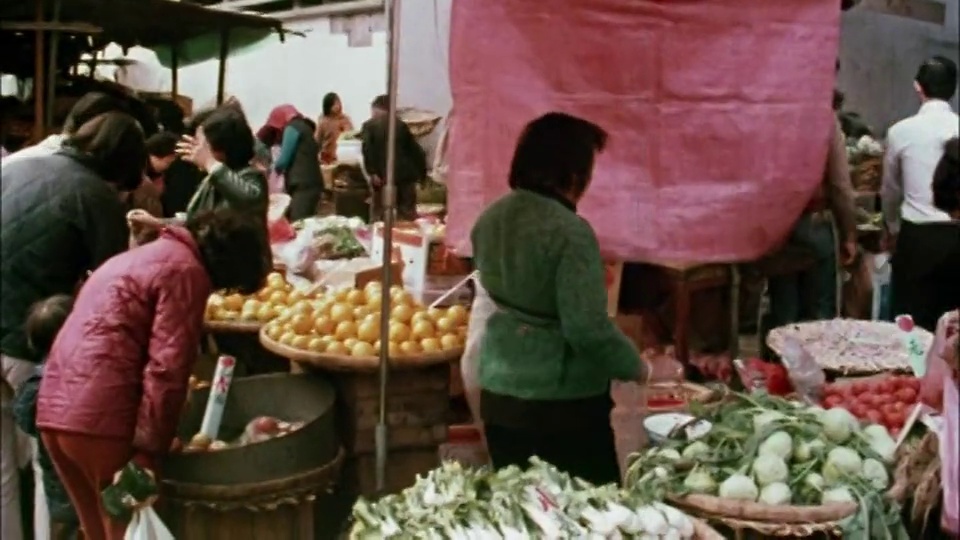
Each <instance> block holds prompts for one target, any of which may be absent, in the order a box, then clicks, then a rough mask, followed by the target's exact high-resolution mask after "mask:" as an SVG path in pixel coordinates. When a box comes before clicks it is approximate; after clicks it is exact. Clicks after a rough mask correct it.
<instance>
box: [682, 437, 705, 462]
mask: <svg viewBox="0 0 960 540" xmlns="http://www.w3.org/2000/svg"><path fill="white" fill-rule="evenodd" d="M681 455H682V456H683V458H684V459H689V460H696V459H698V458H703V457H707V456H709V455H710V447H709V446H707V443H705V442H703V441H694V442H692V443H691V444H690V446H687V447H686V448H684V449H683V453H682V454H681Z"/></svg>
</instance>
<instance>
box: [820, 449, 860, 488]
mask: <svg viewBox="0 0 960 540" xmlns="http://www.w3.org/2000/svg"><path fill="white" fill-rule="evenodd" d="M862 466H863V460H862V459H860V455H859V454H857V453H856V452H854V451H853V450H851V449H849V448H847V447H845V446H838V447H836V448H834V449H833V450H830V452H829V453H828V454H827V461H826V462H825V463H824V464H823V471H822V474H823V478H824V480H826V481H827V483H828V484H829V485H837V484H838V483H840V482H842V481H844V480H845V479H846V478H847V477H849V476H854V475H858V474H860V469H861V467H862Z"/></svg>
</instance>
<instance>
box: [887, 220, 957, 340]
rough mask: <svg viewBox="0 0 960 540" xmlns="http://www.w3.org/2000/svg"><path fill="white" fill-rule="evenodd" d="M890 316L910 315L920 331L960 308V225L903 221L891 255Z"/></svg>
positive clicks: (930, 329)
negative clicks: (891, 314)
mask: <svg viewBox="0 0 960 540" xmlns="http://www.w3.org/2000/svg"><path fill="white" fill-rule="evenodd" d="M892 264H893V273H892V275H891V278H890V285H891V288H892V292H893V301H892V311H893V315H910V316H911V317H913V320H914V322H916V323H917V325H918V326H920V327H921V328H925V329H927V330H929V331H931V332H935V331H936V329H937V321H938V320H939V319H940V317H941V316H942V315H943V314H944V313H946V312H948V311H950V310H954V309H957V308H958V307H960V224H957V223H956V222H943V223H911V222H909V221H903V223H902V225H901V226H900V234H899V236H898V237H897V250H896V253H895V254H894V256H893V261H892Z"/></svg>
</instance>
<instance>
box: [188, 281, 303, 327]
mask: <svg viewBox="0 0 960 540" xmlns="http://www.w3.org/2000/svg"><path fill="white" fill-rule="evenodd" d="M321 294H322V293H319V292H313V291H304V290H300V289H296V288H294V286H293V285H291V284H290V283H289V282H288V281H287V280H286V278H284V276H283V274H281V273H280V272H273V273H271V274H270V275H269V276H267V283H266V286H264V288H262V289H260V290H259V291H257V292H256V293H254V294H251V295H249V296H244V295H241V294H224V293H215V294H212V295H210V298H209V299H208V300H207V311H206V314H205V317H204V326H205V327H206V329H207V330H210V331H212V332H227V333H229V332H249V333H257V332H259V331H260V328H261V327H262V326H263V325H264V324H266V323H268V322H270V321H272V320H273V319H275V318H277V317H278V316H279V315H281V314H283V313H284V312H286V311H289V310H293V309H299V306H301V305H302V304H305V303H309V302H315V301H316V300H317V298H318V297H319V296H320V295H321Z"/></svg>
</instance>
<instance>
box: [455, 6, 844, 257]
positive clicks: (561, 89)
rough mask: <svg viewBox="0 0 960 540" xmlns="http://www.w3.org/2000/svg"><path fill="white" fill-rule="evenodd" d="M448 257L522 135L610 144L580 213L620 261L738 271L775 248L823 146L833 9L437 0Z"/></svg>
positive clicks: (804, 195) (818, 170) (802, 199)
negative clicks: (444, 53)
mask: <svg viewBox="0 0 960 540" xmlns="http://www.w3.org/2000/svg"><path fill="white" fill-rule="evenodd" d="M451 17H452V20H451V32H450V36H451V38H450V39H451V42H450V64H451V65H450V73H451V75H450V78H451V89H452V93H453V100H454V106H453V114H452V115H451V119H450V121H451V126H450V130H451V131H450V142H449V144H450V146H449V154H448V158H449V167H450V169H449V173H448V176H447V178H448V180H447V185H448V190H449V193H448V209H449V218H448V228H447V242H448V243H449V244H450V246H451V247H452V248H453V249H454V250H455V251H456V252H457V253H458V254H462V255H465V256H467V255H469V254H470V251H471V249H470V248H471V246H470V229H471V227H472V226H473V223H474V222H475V220H476V218H477V216H478V215H479V214H480V213H481V212H482V211H483V209H484V207H485V206H486V205H488V204H490V203H491V202H492V201H494V200H495V199H496V198H498V197H499V196H501V195H503V194H504V193H506V192H507V190H508V188H507V173H508V170H509V166H510V160H511V157H512V154H513V148H514V145H515V143H516V139H517V137H518V135H519V133H520V131H521V129H522V127H523V126H524V124H526V123H527V122H529V121H530V120H532V119H533V118H535V117H537V116H539V115H541V114H543V113H546V112H549V111H554V110H555V111H562V112H566V113H570V114H574V115H577V116H581V117H583V118H586V119H589V120H591V121H593V122H596V123H597V124H599V125H600V126H602V127H603V128H604V129H606V130H607V131H608V132H609V133H610V142H609V145H608V149H607V151H606V152H604V153H603V154H602V155H601V156H600V157H599V159H598V161H597V165H596V170H595V174H594V179H593V184H592V185H591V187H590V189H589V191H588V193H587V196H586V197H585V198H584V200H583V201H582V202H581V204H580V212H581V214H582V215H583V216H584V217H586V218H587V219H588V220H589V221H590V222H591V224H592V225H593V226H594V228H595V229H596V231H597V236H598V237H599V239H600V245H601V248H602V250H603V251H604V254H605V255H606V256H609V257H613V258H616V259H619V260H625V261H649V262H694V261H699V262H711V261H735V260H748V259H754V258H756V257H759V256H761V255H763V254H764V253H766V252H767V251H768V250H770V249H771V248H773V247H774V246H776V245H777V244H778V243H780V242H781V241H783V240H784V239H785V238H786V235H787V233H788V231H789V230H790V228H791V227H792V226H793V224H794V222H795V221H796V219H797V217H798V216H799V214H800V213H801V211H802V209H803V208H804V206H805V205H806V203H807V201H808V200H809V199H810V196H811V194H812V192H813V190H814V188H815V186H816V185H817V184H818V183H819V182H820V180H821V179H822V177H823V171H824V166H825V163H826V155H827V145H828V143H829V140H830V137H831V135H832V133H833V125H832V122H833V115H832V111H831V98H832V89H833V83H834V64H835V60H836V56H837V47H838V39H839V18H840V9H839V4H838V3H837V1H836V0H776V1H771V0H711V1H710V2H704V1H703V0H566V1H565V2H545V1H540V2H531V1H529V0H482V1H480V0H474V1H457V2H453V8H452V15H451Z"/></svg>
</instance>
